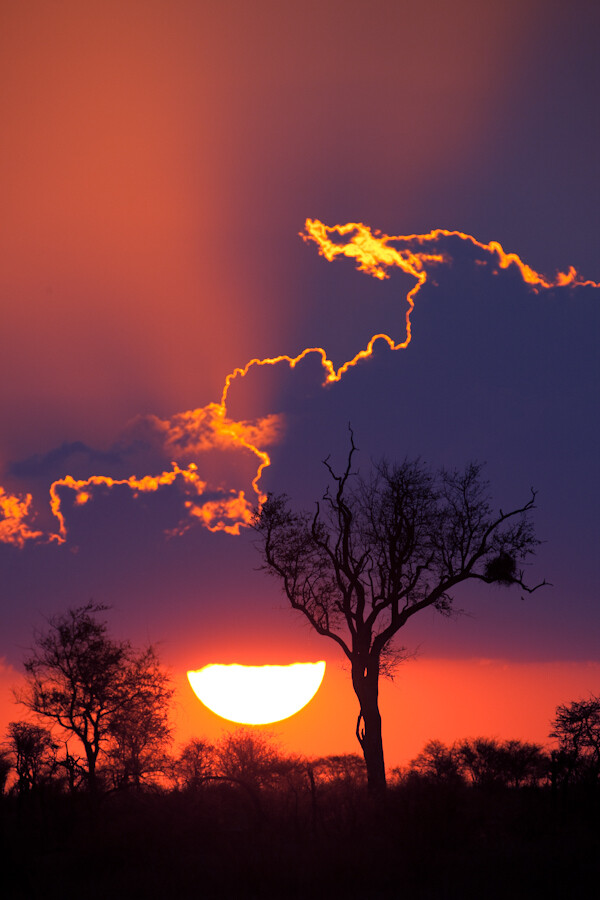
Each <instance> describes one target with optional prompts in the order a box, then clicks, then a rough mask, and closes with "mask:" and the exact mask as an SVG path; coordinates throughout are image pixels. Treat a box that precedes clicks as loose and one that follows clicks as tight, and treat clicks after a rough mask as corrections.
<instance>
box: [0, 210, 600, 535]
mask: <svg viewBox="0 0 600 900" xmlns="http://www.w3.org/2000/svg"><path fill="white" fill-rule="evenodd" d="M302 237H303V239H304V240H305V241H307V242H314V243H316V244H317V247H318V251H319V253H320V254H321V255H322V256H324V257H325V259H327V260H328V261H332V260H334V259H335V258H336V257H338V256H345V257H347V258H350V259H353V260H355V262H356V267H357V269H358V271H360V272H365V273H367V274H369V275H371V276H373V277H374V278H377V279H379V280H383V279H385V278H388V277H389V273H388V270H389V269H392V268H398V269H400V270H401V271H402V272H404V273H405V274H407V275H410V276H411V277H412V278H414V279H415V281H416V283H415V285H414V286H413V287H412V288H411V290H410V291H409V292H408V293H407V295H406V302H407V304H408V308H407V310H406V315H405V327H406V330H405V335H404V336H402V337H400V338H398V339H397V338H393V337H391V336H390V335H388V334H382V333H380V334H374V335H373V336H372V337H371V338H370V339H369V341H368V342H367V344H366V346H365V347H363V348H361V349H360V350H358V351H357V352H356V353H355V354H354V356H352V357H351V358H350V359H348V360H346V361H345V362H343V363H342V364H341V365H339V366H338V367H337V368H336V366H335V365H334V363H333V361H332V360H331V359H330V358H329V356H328V354H327V351H326V350H325V349H324V348H323V347H307V348H305V349H303V350H302V351H301V352H300V353H298V354H297V355H296V356H290V355H288V354H281V355H278V356H271V357H265V358H262V359H259V358H253V359H251V360H249V361H248V362H247V363H246V364H245V365H244V366H241V367H236V368H235V369H234V370H233V371H232V372H230V373H229V374H228V375H227V376H226V377H225V381H224V385H223V390H222V393H221V398H220V401H219V402H218V403H215V402H211V403H208V404H207V405H206V406H204V407H200V408H198V409H195V410H188V411H186V412H183V413H178V414H176V415H174V416H173V417H172V418H171V419H167V420H163V419H159V418H158V417H156V416H146V417H144V420H145V422H146V423H147V424H148V426H149V427H151V428H152V429H153V431H154V433H155V434H156V435H158V437H159V439H160V442H161V447H162V450H163V452H164V455H165V456H166V457H167V458H171V459H172V460H174V461H173V462H172V464H171V465H172V467H171V469H167V470H164V471H162V472H160V473H158V474H156V475H145V476H142V477H140V478H138V477H137V476H135V475H132V476H130V477H128V478H121V479H118V478H112V477H110V476H107V475H92V476H91V477H89V478H85V479H74V478H73V477H72V476H70V475H66V476H64V477H62V478H59V479H57V480H56V481H54V482H53V483H52V484H51V486H50V490H49V493H50V510H51V512H52V514H53V516H54V517H55V519H56V520H57V522H58V530H57V531H55V532H51V533H49V534H44V532H42V531H40V530H36V529H34V528H33V527H32V525H31V521H32V516H33V513H32V511H31V502H32V500H31V496H30V495H29V494H27V495H17V494H9V493H8V492H6V491H5V490H3V489H2V488H0V511H1V512H2V515H3V518H2V520H1V521H0V541H2V542H4V543H8V544H13V545H14V546H16V547H19V548H22V547H23V546H24V545H25V543H26V542H28V541H46V542H49V541H54V542H57V543H61V544H62V543H64V542H65V541H66V539H67V525H66V521H65V515H64V512H63V510H62V500H61V491H63V490H68V491H74V492H75V499H74V503H75V504H76V505H78V506H83V505H85V504H86V503H87V502H88V501H90V500H91V499H92V498H93V491H94V490H95V489H98V488H100V487H105V488H112V487H115V486H119V485H120V486H125V487H127V488H129V489H130V490H131V492H132V494H133V496H134V497H136V496H137V495H138V494H139V493H149V492H156V491H158V490H159V489H161V488H163V487H168V486H173V485H176V486H177V487H178V488H179V489H180V490H181V492H182V494H183V496H184V498H185V499H184V507H185V509H186V517H185V518H184V519H183V520H182V521H181V522H180V523H179V525H178V526H177V527H176V528H175V529H171V532H170V533H171V534H181V533H183V532H185V531H186V530H187V529H188V528H189V527H191V525H192V523H193V522H199V523H200V524H202V525H203V526H204V527H205V528H207V529H208V530H209V531H223V532H225V533H227V534H232V535H238V534H239V533H240V529H241V528H243V527H247V526H248V525H249V524H250V522H251V521H252V517H253V511H254V508H255V504H257V505H258V507H259V508H260V506H261V505H262V504H263V503H264V502H265V499H266V495H265V493H264V491H263V490H262V489H261V487H260V481H261V477H262V475H263V472H264V470H265V469H266V468H267V467H268V466H270V465H271V456H270V454H269V453H268V451H267V449H265V448H266V447H269V446H271V445H273V444H274V443H276V442H277V441H278V439H279V437H280V435H281V433H282V431H283V418H282V416H281V415H278V414H272V415H269V416H266V417H264V418H263V419H259V420H257V421H254V422H250V421H235V420H233V419H231V418H229V416H228V414H227V401H228V396H229V391H230V389H231V386H232V384H233V383H234V381H235V380H236V379H238V378H244V377H245V376H246V375H247V374H248V372H249V371H250V370H251V369H253V368H255V367H263V366H276V365H278V364H279V363H287V365H288V366H289V368H290V369H294V368H295V367H296V366H297V365H298V364H299V363H300V362H301V361H302V360H304V359H305V358H306V357H307V356H309V355H312V354H316V355H317V356H318V357H319V358H320V362H321V367H322V369H323V371H324V382H323V383H324V384H325V385H326V384H332V383H335V382H338V381H340V380H341V379H342V377H343V376H344V374H345V373H346V372H347V371H348V370H349V369H350V368H352V367H354V366H356V365H357V364H358V363H359V362H360V361H361V360H364V359H367V358H368V357H370V356H372V355H373V352H374V347H375V343H376V342H377V341H379V340H382V341H385V343H387V345H388V347H389V348H390V350H401V349H404V348H406V347H407V346H408V345H409V343H410V342H411V339H412V331H411V313H412V311H413V309H414V306H415V300H416V297H417V295H418V293H419V291H420V290H421V289H422V288H423V287H424V285H425V284H426V283H427V281H428V278H429V272H430V270H435V268H436V267H438V266H441V265H450V264H451V262H452V257H451V256H450V255H449V253H448V252H447V251H446V250H444V249H443V248H442V247H441V246H439V245H440V243H441V242H442V241H443V240H444V239H449V238H454V239H459V240H461V241H463V242H466V243H468V244H470V245H472V246H473V247H475V248H477V249H478V250H480V251H483V253H484V254H485V255H486V257H487V256H489V257H491V263H492V265H493V266H495V267H498V268H499V269H509V268H510V267H515V269H516V270H517V271H518V272H519V274H520V277H521V279H522V281H523V282H524V283H525V284H526V285H528V286H529V287H530V288H531V289H532V290H533V291H534V292H538V291H539V290H540V289H545V290H549V289H551V288H564V287H582V286H592V287H600V284H599V283H598V282H594V281H589V280H588V281H585V280H582V279H581V278H580V277H579V275H578V274H577V272H576V270H575V269H574V268H573V267H572V266H571V267H570V268H569V270H568V271H567V272H559V273H558V274H557V275H556V277H555V278H554V279H553V280H552V279H548V278H546V277H545V276H543V275H541V274H540V273H538V272H536V271H535V270H534V269H532V268H531V267H530V266H528V265H527V264H526V263H524V262H523V261H522V260H521V258H520V257H519V256H518V255H517V254H516V253H507V252H506V251H505V250H504V249H503V247H502V245H501V244H500V243H499V242H498V241H491V242H490V243H488V244H486V243H482V242H481V241H478V240H477V239H476V238H474V237H473V236H472V235H469V234H465V233H464V232H461V231H449V230H446V229H441V228H438V229H434V230H432V231H430V232H428V233H427V234H411V235H396V236H389V235H385V234H381V233H379V232H377V231H373V230H371V229H370V228H369V227H368V226H366V225H364V224H362V223H360V222H358V223H357V222H350V223H347V224H345V225H333V226H328V225H325V224H324V223H323V222H320V221H319V220H318V219H307V220H306V223H305V231H304V232H303V233H302ZM422 248H427V250H426V251H425V250H423V249H422ZM483 261H484V262H485V263H487V262H488V259H487V258H485V259H484V260H483ZM477 262H481V261H480V260H477ZM493 271H494V274H497V269H496V268H494V270H493ZM208 449H211V450H233V449H235V450H238V451H239V450H241V451H243V452H248V453H249V454H251V455H253V456H254V457H255V459H256V460H257V467H256V474H255V475H254V477H253V478H252V480H251V488H252V491H253V494H254V498H253V500H254V502H252V501H251V500H250V499H249V498H248V497H247V496H246V492H245V491H244V490H241V489H238V490H235V489H233V488H229V489H228V488H224V487H223V486H222V485H220V484H218V485H216V486H215V485H211V484H209V481H208V480H207V479H205V478H201V477H200V475H199V473H198V463H197V462H196V461H195V460H191V461H190V460H189V459H188V462H187V466H185V467H184V466H182V465H181V464H180V463H181V461H182V460H184V459H186V458H189V457H190V456H193V457H195V458H196V459H197V456H198V454H199V453H200V452H202V451H205V450H208ZM206 493H212V494H213V495H214V494H216V495H217V496H216V497H214V496H212V497H210V498H207V497H206V496H204V495H205V494H206Z"/></svg>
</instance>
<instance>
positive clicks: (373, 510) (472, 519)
mask: <svg viewBox="0 0 600 900" xmlns="http://www.w3.org/2000/svg"><path fill="white" fill-rule="evenodd" d="M350 440H351V448H350V452H349V454H348V460H347V463H346V468H345V470H344V471H343V472H342V473H341V474H340V475H338V474H336V473H335V472H334V470H333V468H332V467H331V465H330V464H329V462H328V460H325V465H326V467H327V470H328V472H329V475H330V477H331V480H332V482H333V487H332V489H331V490H330V489H329V488H328V489H327V490H326V492H325V494H324V496H323V498H322V503H317V504H316V508H315V509H314V510H313V511H302V512H299V513H298V512H294V511H292V510H291V509H290V507H289V503H288V500H287V498H286V497H285V496H280V497H275V496H270V497H269V499H268V501H267V502H266V503H265V504H264V505H263V507H262V510H261V511H260V512H259V513H258V514H257V516H256V520H255V523H254V525H255V528H256V531H257V533H258V534H259V535H260V538H261V554H262V558H263V560H264V568H265V570H266V571H267V572H268V573H269V574H271V575H273V576H275V577H276V578H277V579H278V580H279V581H280V582H281V586H282V589H283V591H284V593H285V595H286V597H287V599H288V600H289V602H290V605H291V607H292V608H293V609H296V610H298V611H300V612H301V613H303V615H304V616H305V617H306V618H307V619H308V621H309V622H310V624H311V626H312V627H313V628H314V629H315V631H316V632H317V633H318V634H320V635H322V636H323V637H327V638H329V639H330V640H332V641H334V642H335V643H336V644H337V645H338V647H340V649H341V650H342V651H343V653H344V654H345V655H346V657H347V659H348V660H349V662H350V667H351V677H352V687H353V689H354V692H355V694H356V696H357V698H358V702H359V715H358V721H357V723H356V736H357V738H358V741H359V743H360V746H361V749H362V752H363V755H364V759H365V764H366V767H367V777H368V784H369V790H370V792H371V793H372V794H373V795H374V796H382V795H383V793H384V792H385V787H386V775H385V766H384V755H383V743H382V736H381V715H380V712H379V702H378V695H379V677H380V674H382V673H386V672H387V671H389V670H390V668H392V667H393V665H394V662H395V661H397V660H398V659H399V658H402V657H403V655H405V652H404V648H398V647H394V641H395V639H396V637H397V635H398V632H399V631H400V630H401V629H402V628H403V627H404V626H405V625H406V624H407V622H408V621H409V620H410V619H411V618H412V616H414V615H415V614H417V613H419V612H421V611H423V610H424V609H428V608H433V609H436V610H438V611H439V612H440V613H442V614H443V615H451V614H452V612H453V601H454V595H455V590H456V588H457V587H459V585H461V584H463V583H464V582H467V581H471V580H476V581H479V582H483V583H485V584H497V585H505V586H513V585H517V586H519V587H520V588H521V589H523V590H525V591H528V592H530V593H531V592H532V591H534V590H536V589H537V588H538V587H541V586H542V584H545V582H542V583H541V584H537V585H534V586H531V585H529V584H527V583H526V581H525V576H524V572H523V569H522V568H519V567H520V566H521V565H522V564H523V562H524V560H526V559H527V558H528V557H529V556H530V555H531V554H532V553H534V551H535V549H536V547H537V544H538V541H537V540H536V538H535V534H534V529H533V524H532V522H531V518H530V513H531V510H532V509H533V508H534V502H535V492H534V491H533V490H532V492H531V497H530V499H529V500H528V501H527V502H526V503H524V504H523V505H522V506H520V507H517V508H516V509H511V510H508V511H506V512H504V511H502V510H499V511H498V512H494V510H493V509H492V506H491V503H490V496H489V485H488V484H487V482H485V481H484V480H483V479H482V477H481V466H480V465H478V464H475V463H470V464H469V465H467V466H466V468H465V470H464V471H463V472H457V471H447V470H444V469H441V470H439V471H432V470H430V469H429V468H428V467H427V466H425V465H424V464H423V463H422V462H421V461H420V460H418V459H417V460H404V462H402V463H400V464H397V465H389V464H388V463H387V462H386V461H385V460H384V461H382V462H380V463H379V464H378V465H377V466H375V469H374V471H373V472H372V474H371V475H370V476H369V477H368V478H363V477H362V476H360V475H359V474H357V473H355V472H353V471H352V462H353V457H354V454H355V452H356V447H355V444H354V438H353V435H352V432H350Z"/></svg>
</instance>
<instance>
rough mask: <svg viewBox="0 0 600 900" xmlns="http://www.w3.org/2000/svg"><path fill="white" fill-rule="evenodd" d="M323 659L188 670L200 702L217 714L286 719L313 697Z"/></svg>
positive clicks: (250, 721) (258, 721)
mask: <svg viewBox="0 0 600 900" xmlns="http://www.w3.org/2000/svg"><path fill="white" fill-rule="evenodd" d="M325 667H326V664H325V662H324V660H319V661H318V662H314V663H313V662H311V663H291V664H290V665H287V666H271V665H264V666H243V665H239V664H238V663H233V664H229V665H224V664H220V663H212V664H210V665H207V666H203V668H202V669H197V670H190V671H188V673H187V677H188V681H189V683H190V686H191V688H192V690H193V691H194V693H195V694H196V696H197V698H198V699H199V700H200V702H201V703H202V704H203V705H204V706H206V707H208V709H210V710H211V711H212V712H214V713H215V714H216V715H218V716H220V717H221V718H222V719H227V720H228V721H230V722H238V723H240V724H244V725H269V724H271V723H272V722H280V721H282V720H283V719H289V718H290V716H293V715H295V714H296V713H297V712H300V710H301V709H303V708H304V707H305V706H307V704H308V703H310V701H311V700H312V699H313V697H314V696H315V694H316V693H317V691H318V690H319V688H320V687H321V684H322V682H323V678H324V676H325Z"/></svg>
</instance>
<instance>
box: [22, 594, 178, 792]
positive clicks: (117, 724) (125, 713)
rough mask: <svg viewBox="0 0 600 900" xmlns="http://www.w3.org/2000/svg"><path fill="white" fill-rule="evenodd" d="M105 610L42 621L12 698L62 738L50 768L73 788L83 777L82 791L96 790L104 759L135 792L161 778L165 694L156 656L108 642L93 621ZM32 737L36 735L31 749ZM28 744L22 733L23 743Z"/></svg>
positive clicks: (84, 609)
mask: <svg viewBox="0 0 600 900" xmlns="http://www.w3.org/2000/svg"><path fill="white" fill-rule="evenodd" d="M105 609H106V607H104V606H102V605H97V604H93V603H88V604H87V605H86V606H81V607H78V608H76V609H70V610H68V612H67V613H65V614H64V615H61V616H55V617H54V618H52V619H50V621H49V623H48V624H49V627H48V629H47V630H46V631H45V632H41V633H39V634H36V636H35V639H34V644H33V648H32V650H31V652H30V654H29V655H28V656H27V658H26V659H25V661H24V667H25V687H24V689H23V690H22V691H20V693H19V694H18V696H17V700H18V702H19V703H21V704H22V705H24V706H25V707H27V709H29V710H30V711H31V712H32V713H34V715H35V716H36V717H37V718H38V719H41V720H43V721H45V722H50V723H51V724H52V725H53V727H54V729H55V730H56V731H57V733H58V736H59V737H60V738H61V739H62V742H63V744H64V750H65V752H64V757H63V758H62V760H57V763H59V764H60V765H62V767H63V769H64V770H65V771H66V772H67V773H69V778H70V786H71V788H73V789H74V788H75V787H76V786H77V782H78V781H79V780H80V779H82V778H83V779H84V780H85V782H86V784H87V787H88V788H89V790H91V791H95V790H97V789H98V787H99V781H100V777H101V773H100V772H99V771H98V762H99V761H100V762H102V761H104V760H105V761H106V762H107V763H109V765H107V766H106V769H105V772H107V773H108V774H109V776H110V777H111V778H112V779H113V780H114V781H115V784H116V785H128V784H134V785H136V786H138V787H139V785H140V784H141V783H142V781H144V780H146V779H147V778H152V777H154V776H155V775H156V774H157V772H160V771H161V758H162V757H161V753H162V751H163V748H164V747H165V746H166V745H167V744H168V742H169V740H170V729H169V725H168V716H169V709H168V707H169V701H170V699H171V697H172V694H173V691H172V689H171V688H170V686H169V678H168V676H167V674H166V673H165V672H164V670H163V668H162V667H161V665H160V661H159V659H158V655H157V652H156V649H155V648H154V647H148V648H146V649H144V650H134V649H133V647H132V646H131V644H130V643H129V642H128V641H115V640H113V639H112V638H111V637H110V636H109V634H108V626H107V623H106V622H105V621H103V620H101V619H99V617H98V616H99V614H100V613H102V612H104V610H105ZM15 729H16V730H15V733H14V734H13V736H12V739H13V749H14V750H15V751H17V744H18V742H19V740H20V741H21V743H22V744H23V746H25V743H26V742H25V743H24V741H25V737H27V730H26V729H21V731H23V736H21V738H19V727H18V723H16V724H15ZM40 735H41V732H40V731H39V730H38V742H39V740H41V737H40ZM32 737H33V732H31V730H30V732H29V739H30V740H29V743H30V744H31V741H32ZM78 751H79V752H78ZM17 752H18V751H17ZM80 754H83V755H80ZM28 758H29V759H30V760H31V759H32V752H31V751H28ZM29 770H31V766H30V767H29ZM29 770H28V771H29ZM31 772H33V770H31ZM28 777H29V776H28Z"/></svg>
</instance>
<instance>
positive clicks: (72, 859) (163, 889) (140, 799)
mask: <svg viewBox="0 0 600 900" xmlns="http://www.w3.org/2000/svg"><path fill="white" fill-rule="evenodd" d="M13 724H18V725H21V724H22V723H13ZM43 731H44V730H43V729H40V733H39V734H38V733H36V732H35V730H31V731H28V730H27V729H26V728H24V727H23V728H21V727H20V728H17V729H15V728H13V726H12V725H11V729H10V733H9V736H8V737H7V744H6V748H5V751H4V756H3V758H4V759H10V761H11V763H12V766H13V770H12V780H11V781H9V784H10V785H11V786H10V787H9V789H8V791H6V792H5V793H4V794H3V795H2V796H1V797H0V828H1V833H0V839H1V841H2V847H3V851H4V854H5V856H4V862H3V885H7V886H8V890H7V891H6V892H3V896H5V897H7V898H10V900H17V898H23V900H24V898H27V900H35V898H40V900H41V898H44V900H52V898H58V897H64V896H68V895H69V893H71V892H73V893H75V892H76V893H77V894H78V895H79V894H82V893H83V894H84V895H85V896H86V898H89V900H94V898H105V897H107V896H110V897H115V898H120V897H123V898H142V897H144V898H163V897H177V898H182V900H185V898H192V897H194V898H195V897H199V896H205V897H210V898H223V900H225V898H230V897H235V898H257V900H258V898H298V900H300V898H305V897H311V898H313V897H314V898H328V900H329V898H331V897H341V898H350V900H352V898H359V897H360V898H364V897H369V898H395V897H400V896H401V897H403V898H409V900H410V898H419V900H437V898H444V900H445V898H448V900H452V898H456V900H458V898H460V900H465V898H471V897H473V898H474V897H478V898H480V897H485V898H486V900H487V898H501V897H502V898H504V897H507V896H510V897H511V898H528V900H530V898H532V897H537V896H544V897H550V898H552V897H558V896H579V895H583V890H584V886H585V884H586V882H587V881H588V880H589V879H594V880H596V879H597V877H598V875H599V874H600V871H599V868H600V867H599V863H598V860H599V859H600V856H599V854H598V851H599V850H600V816H599V813H600V781H599V779H598V776H597V775H596V778H595V781H594V780H592V779H591V775H590V768H589V760H588V758H587V755H585V754H584V757H585V758H584V757H582V759H581V762H580V763H577V762H573V761H571V769H570V778H569V779H563V780H562V781H561V782H560V784H559V785H557V783H556V781H555V779H554V778H553V760H554V756H553V753H552V751H551V750H550V749H549V748H544V747H541V746H539V745H536V744H530V743H525V742H521V741H518V740H512V741H498V740H496V739H488V738H474V739H465V740H462V741H458V742H456V743H455V744H453V745H452V746H447V745H445V744H443V743H442V742H440V741H430V742H428V743H427V744H426V746H425V747H424V748H423V750H422V751H421V753H419V754H418V755H417V757H416V758H415V759H414V760H412V761H411V762H410V763H409V765H408V766H406V767H405V768H403V769H401V770H396V771H394V772H392V773H390V778H389V787H388V791H387V793H386V798H385V801H384V802H383V803H377V804H376V805H374V804H373V800H372V798H371V796H370V794H369V792H368V790H367V777H366V768H365V764H364V760H363V759H362V758H361V757H360V756H357V755H356V754H342V755H338V756H328V757H322V758H318V759H306V758H302V757H298V756H290V755H289V754H286V753H285V752H283V750H282V749H281V748H280V747H279V746H278V745H277V744H276V742H275V741H274V740H273V739H272V738H269V737H268V735H266V734H265V732H264V731H259V730H252V729H239V730H238V731H233V732H230V733H227V734H225V735H224V736H223V738H222V739H221V740H220V741H219V742H217V744H215V745H210V744H208V743H207V742H206V741H203V740H201V739H199V738H198V739H194V740H193V741H190V742H188V743H187V744H186V745H185V746H183V747H182V748H180V749H179V750H178V751H177V752H176V753H175V754H173V755H172V756H171V758H170V767H168V766H166V767H165V773H164V774H163V778H162V781H161V782H160V783H158V781H156V780H154V781H152V782H148V783H146V784H139V785H135V784H134V782H133V781H131V780H130V781H128V782H124V781H123V780H122V779H120V778H111V777H104V778H103V779H102V780H101V781H100V782H99V784H100V785H101V788H100V789H99V791H98V793H97V794H96V802H94V803H93V804H89V803H88V802H86V798H88V797H90V791H89V784H88V782H87V781H86V780H80V781H79V782H78V783H77V786H76V788H75V790H70V789H69V786H68V783H67V780H66V779H65V777H64V774H61V771H60V769H59V768H58V767H56V766H54V767H53V766H52V765H51V764H50V765H49V766H47V763H48V762H49V761H51V759H52V752H56V751H53V750H52V748H51V747H50V746H49V745H48V742H47V739H46V734H44V733H42V732H43ZM10 746H12V748H13V749H9V747H10ZM17 747H18V748H19V750H18V751H17ZM105 765H106V766H107V765H109V762H108V760H107V761H106V763H103V768H104V766H105ZM17 766H19V769H18V770H17ZM34 770H35V771H34ZM42 771H43V772H44V775H43V777H42ZM583 781H585V784H586V789H585V791H583V790H582V783H583Z"/></svg>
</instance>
